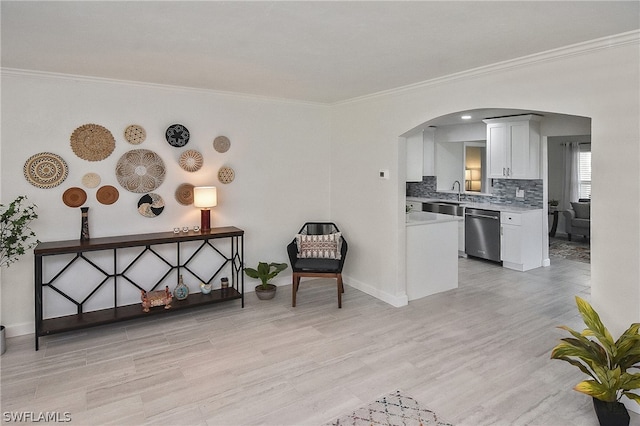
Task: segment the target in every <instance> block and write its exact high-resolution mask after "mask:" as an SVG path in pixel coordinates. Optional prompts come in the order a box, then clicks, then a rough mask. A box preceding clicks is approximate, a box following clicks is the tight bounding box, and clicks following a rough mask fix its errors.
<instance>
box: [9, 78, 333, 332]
mask: <svg viewBox="0 0 640 426" xmlns="http://www.w3.org/2000/svg"><path fill="white" fill-rule="evenodd" d="M329 117H330V115H329V109H328V107H327V106H323V105H316V104H305V103H294V102H286V101H276V100H267V99H261V98H255V97H254V98H251V97H246V96H231V95H225V94H216V93H213V92H205V91H196V90H189V89H178V88H168V87H160V86H151V85H133V84H123V83H117V82H108V81H96V80H88V79H76V80H72V79H69V78H60V77H57V76H49V75H38V74H23V73H17V72H6V71H3V73H2V145H1V151H2V155H1V159H2V171H1V179H2V183H1V188H2V203H3V204H4V203H9V202H10V201H11V200H13V199H14V198H15V197H16V196H18V195H20V194H26V195H27V196H28V199H29V201H31V202H33V203H35V204H36V205H37V206H38V214H39V215H40V217H39V219H38V220H37V221H35V222H34V223H33V226H32V228H33V229H34V231H35V232H36V233H37V236H38V239H39V240H41V241H52V240H71V239H77V238H79V230H80V228H79V227H80V211H79V209H77V208H75V209H74V208H70V207H67V206H66V205H64V203H63V202H62V198H61V197H62V193H63V192H64V191H65V190H66V189H67V188H69V187H72V186H80V187H82V183H81V178H82V176H83V175H84V174H85V173H87V172H97V173H98V174H100V176H101V177H102V184H110V185H114V186H116V187H117V188H118V189H119V191H120V198H119V200H118V201H117V202H116V203H115V204H113V205H110V206H105V205H102V204H100V203H98V202H97V201H96V199H95V189H86V188H85V190H86V192H87V194H88V200H87V203H86V205H87V206H89V207H90V210H89V218H90V231H91V237H92V238H97V237H102V236H113V235H123V234H136V233H148V232H161V231H170V230H172V229H173V227H174V226H183V225H189V226H192V225H196V224H199V221H200V216H199V214H200V213H199V210H197V209H196V208H194V207H192V206H182V205H181V204H179V203H178V202H177V201H176V200H175V197H174V192H175V190H176V188H177V187H178V185H179V184H181V183H183V182H188V183H192V184H196V185H198V184H215V185H216V186H217V188H218V200H219V201H218V206H217V207H215V208H214V209H213V211H212V226H225V225H233V226H237V227H239V228H242V229H244V230H245V232H246V234H245V245H246V247H245V263H246V264H248V265H252V264H255V263H257V262H258V261H259V260H268V261H280V262H285V261H287V262H288V260H287V255H286V244H287V243H288V242H289V241H290V240H291V238H293V235H294V234H295V233H296V232H297V231H298V229H299V227H300V226H301V225H302V223H304V222H305V221H306V220H311V219H320V220H324V219H329V213H330V205H329V203H330V197H329V188H330V187H329V179H330V174H331V165H330V147H329V132H330V129H331V126H330V123H329ZM87 123H96V124H100V125H102V126H105V127H106V128H108V129H109V130H110V131H111V133H112V134H113V135H114V137H115V139H116V148H115V151H114V152H113V153H112V154H111V155H110V156H109V157H108V158H107V159H105V160H103V161H99V162H89V161H86V160H83V159H80V158H79V157H77V156H76V155H75V154H74V153H73V151H72V150H71V147H70V139H69V138H70V135H71V133H72V132H73V131H74V130H75V129H76V128H77V127H78V126H81V125H83V124H87ZM173 123H182V124H184V125H185V126H186V127H187V128H188V129H189V130H190V132H191V140H190V141H189V143H188V144H187V145H186V146H185V147H184V148H182V149H180V148H174V147H172V146H171V145H169V144H168V143H167V142H166V140H165V136H164V132H165V130H166V128H167V127H168V126H169V125H171V124H173ZM130 124H139V125H141V126H143V127H144V128H145V130H146V132H147V139H146V141H145V142H143V143H142V144H140V145H131V144H129V143H128V142H127V141H126V140H125V139H124V129H125V128H126V127H127V126H128V125H130ZM219 135H226V136H227V137H229V139H230V140H231V148H230V149H229V151H227V152H226V153H224V154H220V153H217V152H216V151H215V150H214V149H213V139H214V138H215V137H216V136H219ZM135 148H145V149H150V150H153V151H155V152H157V153H158V154H159V155H160V156H161V157H162V159H163V161H164V163H165V166H166V171H167V174H166V178H165V181H164V183H163V184H162V185H161V186H160V187H159V188H158V189H157V190H156V191H154V192H156V193H158V194H160V195H161V196H162V197H163V199H164V201H165V204H166V207H165V210H164V212H163V213H162V214H161V215H160V216H158V217H156V218H153V219H149V218H145V217H143V216H141V215H140V214H139V213H138V212H137V201H138V199H139V198H140V196H141V195H142V194H134V193H131V192H128V191H126V190H124V189H123V188H122V187H120V186H119V184H118V183H117V180H116V177H115V165H116V163H117V160H118V159H119V158H120V156H121V155H122V154H123V153H124V152H126V151H128V150H130V149H135ZM189 148H190V149H197V150H199V151H200V152H201V153H202V154H203V155H204V157H205V159H204V167H203V168H202V169H201V170H199V171H197V172H194V173H189V172H186V171H184V170H182V169H181V168H180V166H179V165H178V158H179V156H180V153H181V152H182V151H184V150H185V149H189ZM43 151H50V152H53V153H56V154H58V155H60V156H62V158H63V159H64V160H65V161H66V162H67V164H68V166H69V176H68V178H67V179H66V181H64V182H63V183H62V185H60V186H58V187H55V188H52V189H40V188H36V187H34V186H32V185H31V184H29V182H28V181H27V180H26V179H25V178H24V175H23V170H22V167H23V165H24V163H25V160H26V159H27V158H29V157H30V156H31V155H33V154H36V153H39V152H43ZM223 165H228V166H230V167H232V168H233V169H234V170H235V173H236V174H235V180H234V181H233V182H232V183H230V184H227V185H223V184H221V183H220V182H219V181H218V180H217V171H218V169H219V168H220V167H221V166H223ZM278 278H279V280H277V282H279V283H289V282H290V273H289V274H286V273H283V274H282V275H281V276H279V277H278ZM245 284H246V288H247V289H250V290H252V289H253V285H252V284H255V283H254V282H253V280H250V279H248V280H247V281H246V283H245ZM1 285H2V318H1V320H2V324H3V325H5V326H6V327H7V334H8V335H15V334H20V333H32V332H33V318H34V316H33V315H34V314H33V304H34V302H33V256H32V254H29V255H26V256H24V257H23V258H22V260H20V261H19V262H17V263H16V264H14V265H12V266H11V267H10V268H3V270H2V283H1ZM8 290H10V291H8Z"/></svg>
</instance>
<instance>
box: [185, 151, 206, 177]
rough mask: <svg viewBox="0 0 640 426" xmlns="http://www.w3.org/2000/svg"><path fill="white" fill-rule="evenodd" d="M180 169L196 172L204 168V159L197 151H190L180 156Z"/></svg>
mask: <svg viewBox="0 0 640 426" xmlns="http://www.w3.org/2000/svg"><path fill="white" fill-rule="evenodd" d="M179 163H180V167H182V168H183V169H184V170H186V171H188V172H196V171H198V170H200V167H202V163H203V158H202V154H200V153H199V152H198V151H196V150H195V149H188V150H186V151H185V152H183V153H182V155H181V156H180V161H179Z"/></svg>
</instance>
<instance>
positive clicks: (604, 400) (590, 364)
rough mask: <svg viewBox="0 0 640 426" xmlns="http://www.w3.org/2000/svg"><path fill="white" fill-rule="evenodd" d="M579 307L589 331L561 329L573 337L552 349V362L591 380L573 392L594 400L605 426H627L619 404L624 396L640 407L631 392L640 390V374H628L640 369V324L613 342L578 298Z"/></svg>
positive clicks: (627, 420)
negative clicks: (564, 364) (558, 361)
mask: <svg viewBox="0 0 640 426" xmlns="http://www.w3.org/2000/svg"><path fill="white" fill-rule="evenodd" d="M576 304H577V305H578V311H579V312H580V315H581V316H582V319H583V321H584V323H585V324H586V326H587V328H585V329H584V330H583V331H582V333H579V332H577V331H575V330H572V329H571V328H569V327H567V326H561V327H559V328H561V329H563V330H566V331H568V332H569V333H570V334H571V335H572V336H573V337H566V338H564V339H561V343H559V344H558V345H557V346H556V347H555V348H553V350H552V352H551V358H552V359H561V360H563V361H567V362H568V363H570V364H571V365H574V366H576V367H578V368H579V369H580V371H582V372H583V373H585V374H586V375H588V376H590V377H591V379H587V380H583V381H582V382H580V383H578V384H577V385H576V386H575V387H574V389H575V390H577V391H578V392H582V393H584V394H587V395H589V396H591V397H593V405H594V408H595V411H596V414H597V416H598V421H599V422H600V424H601V425H602V426H605V425H628V424H629V421H630V419H629V413H628V412H627V408H626V407H625V406H624V404H622V403H621V402H620V401H619V400H620V398H621V397H622V395H624V396H626V397H627V398H629V399H631V400H634V401H636V402H637V403H638V404H640V395H637V394H635V393H633V392H631V391H632V390H634V389H640V373H630V372H629V371H628V370H629V369H632V368H635V369H637V368H640V334H639V333H638V330H639V329H640V324H639V323H634V324H631V326H630V327H629V328H628V329H627V330H626V331H625V332H624V333H622V335H621V336H620V337H619V338H618V340H616V341H614V340H613V337H612V336H611V334H610V333H609V331H608V330H607V328H606V327H605V326H604V325H603V324H602V321H601V320H600V316H599V315H598V314H597V312H596V311H595V310H594V309H593V308H592V307H591V305H590V304H589V303H588V302H587V301H585V300H583V299H581V298H580V297H578V296H576Z"/></svg>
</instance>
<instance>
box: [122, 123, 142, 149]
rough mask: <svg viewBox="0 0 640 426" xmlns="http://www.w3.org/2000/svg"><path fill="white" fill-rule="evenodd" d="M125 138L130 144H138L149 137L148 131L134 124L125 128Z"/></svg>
mask: <svg viewBox="0 0 640 426" xmlns="http://www.w3.org/2000/svg"><path fill="white" fill-rule="evenodd" d="M124 138H125V139H126V140H127V142H129V143H130V144H133V145H138V144H141V143H142V142H144V140H145V139H146V138H147V132H146V131H145V130H144V128H143V127H142V126H138V125H137V124H132V125H130V126H128V127H127V128H126V129H124Z"/></svg>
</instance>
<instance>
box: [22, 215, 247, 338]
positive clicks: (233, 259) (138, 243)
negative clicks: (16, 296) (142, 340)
mask: <svg viewBox="0 0 640 426" xmlns="http://www.w3.org/2000/svg"><path fill="white" fill-rule="evenodd" d="M226 238H228V239H230V242H231V244H230V245H231V249H230V253H229V254H228V255H227V254H226V253H223V252H222V251H220V250H219V249H218V248H216V247H215V246H214V245H213V244H212V242H211V241H212V240H218V239H226ZM193 241H196V242H201V244H200V246H199V247H198V248H197V249H196V250H195V251H194V252H193V253H191V255H190V256H188V257H187V258H186V259H185V260H184V261H182V260H181V254H182V252H181V250H180V246H181V243H186V242H193ZM165 244H175V245H176V261H175V264H174V262H171V261H169V260H167V259H165V257H163V256H162V255H161V254H160V253H158V251H157V250H155V249H154V246H160V245H165ZM130 247H144V249H143V250H142V251H141V252H140V253H139V254H138V255H137V256H135V258H134V259H133V260H131V261H130V262H129V263H128V264H126V265H119V264H118V256H117V253H118V250H121V249H125V248H130ZM205 247H210V248H212V249H213V250H214V251H215V252H217V254H218V255H220V256H221V257H222V259H223V263H222V265H221V266H220V267H219V268H218V270H217V271H215V272H214V273H213V274H212V275H211V277H210V278H209V279H204V278H202V277H200V276H198V274H197V273H196V272H194V271H193V270H192V269H190V268H189V263H190V262H191V261H192V260H194V258H195V256H196V255H197V254H198V253H200V252H201V250H202V249H204V248H205ZM91 251H112V252H113V254H112V257H113V272H112V273H111V272H107V271H105V270H104V269H103V268H102V267H100V266H98V265H97V264H96V263H95V262H93V261H92V260H91V259H89V258H87V257H86V256H84V253H86V252H91ZM147 252H149V253H152V254H153V255H155V256H156V257H157V258H159V259H160V261H161V262H163V263H165V264H166V265H167V267H168V270H167V272H166V273H165V274H164V275H163V276H162V277H161V278H160V279H159V280H158V281H157V282H156V283H155V284H154V285H153V288H151V289H145V288H143V287H142V286H141V285H139V284H138V283H136V282H134V281H133V280H132V279H131V278H130V277H128V276H127V275H126V274H127V272H128V271H129V270H130V269H131V268H132V267H133V265H134V264H135V263H136V262H137V261H138V260H139V259H141V258H142V256H143V255H144V254H145V253H147ZM65 254H75V256H74V257H73V259H71V260H70V261H69V262H68V263H67V264H66V265H65V266H64V267H63V268H62V269H61V270H60V271H59V272H58V273H57V274H55V275H54V276H53V277H52V278H51V279H50V280H49V281H47V282H43V258H44V257H46V256H56V255H65ZM34 255H35V329H36V330H35V331H36V336H35V340H36V342H35V344H36V345H35V348H36V351H37V350H38V349H39V338H40V337H41V336H47V335H50V334H56V333H63V332H66V331H72V330H79V329H83V328H88V327H94V326H98V325H103V324H110V323H115V322H120V321H127V320H130V319H134V318H143V317H148V316H151V315H158V314H169V313H171V312H175V311H180V310H183V309H188V308H194V307H197V306H204V305H209V304H212V303H219V302H225V301H228V300H235V299H240V300H241V301H242V302H241V304H242V307H243V308H244V274H243V273H242V268H243V259H244V231H243V230H241V229H238V228H236V227H233V226H228V227H219V228H212V229H211V231H209V232H193V231H190V232H188V233H180V234H175V233H172V232H160V233H153V234H140V235H124V236H117V237H103V238H92V239H90V240H88V241H80V240H70V241H52V242H45V243H39V244H38V245H37V246H36V248H35V249H34ZM79 259H82V260H84V261H85V262H86V263H88V264H89V265H91V266H92V267H93V268H95V269H96V270H97V271H99V272H100V273H101V274H103V275H104V279H103V280H102V281H101V282H100V283H99V284H97V286H95V288H93V289H92V291H90V292H89V294H88V296H86V297H85V299H84V300H75V299H74V298H73V297H71V296H69V295H67V294H65V293H64V291H62V290H60V289H58V288H57V287H56V286H55V283H56V280H57V279H58V278H59V277H60V276H61V275H62V273H63V272H65V271H67V270H68V269H69V268H71V267H72V266H73V264H74V263H75V262H76V261H77V260H79ZM227 265H230V266H231V279H230V282H229V288H228V289H216V290H212V291H211V293H210V294H206V295H205V294H202V293H192V294H190V295H189V297H188V298H187V299H185V300H176V299H175V298H174V300H173V301H172V303H171V309H163V308H162V307H156V308H152V309H151V311H150V312H147V313H145V312H143V311H142V304H141V303H135V304H131V305H118V302H117V301H118V280H119V279H120V280H124V281H126V282H127V283H129V284H131V285H133V286H135V287H137V288H138V289H140V290H149V291H151V290H156V289H158V288H159V286H160V285H161V284H163V283H164V281H165V279H166V278H167V277H168V276H169V275H170V274H171V272H173V271H174V270H175V271H176V272H177V274H176V281H177V280H178V277H179V276H180V269H185V270H186V271H188V272H189V273H190V274H191V275H193V276H194V277H196V278H198V279H199V280H200V281H201V282H206V283H210V282H211V281H213V280H214V279H215V278H216V276H218V274H220V273H221V271H222V270H223V269H224V268H225V267H226V266H227ZM111 279H113V283H114V284H113V307H111V308H107V309H100V310H96V311H88V312H84V304H85V303H86V302H87V301H88V300H89V299H90V298H91V296H93V295H94V294H95V293H96V292H97V291H98V290H99V289H100V288H101V287H102V286H103V285H104V284H106V283H107V282H109V281H110V280H111ZM44 287H48V288H50V289H51V290H53V291H55V292H56V293H58V294H59V295H61V296H62V297H64V298H65V299H67V300H68V301H70V302H71V303H73V304H75V305H76V307H77V313H76V314H74V315H66V316H61V317H56V318H47V319H44V318H43V291H42V290H43V288H44ZM160 288H164V286H163V287H160Z"/></svg>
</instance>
